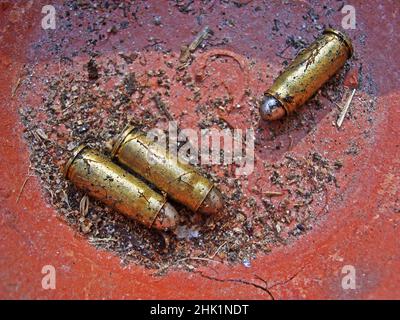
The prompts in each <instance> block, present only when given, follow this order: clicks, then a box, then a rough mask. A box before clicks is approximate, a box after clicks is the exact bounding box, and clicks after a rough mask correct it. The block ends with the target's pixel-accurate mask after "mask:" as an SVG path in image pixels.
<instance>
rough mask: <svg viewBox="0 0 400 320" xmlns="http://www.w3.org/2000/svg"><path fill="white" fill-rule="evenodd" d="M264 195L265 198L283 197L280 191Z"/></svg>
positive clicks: (267, 192) (266, 192)
mask: <svg viewBox="0 0 400 320" xmlns="http://www.w3.org/2000/svg"><path fill="white" fill-rule="evenodd" d="M264 194H265V195H266V196H267V197H279V196H282V195H283V192H280V191H265V192H264Z"/></svg>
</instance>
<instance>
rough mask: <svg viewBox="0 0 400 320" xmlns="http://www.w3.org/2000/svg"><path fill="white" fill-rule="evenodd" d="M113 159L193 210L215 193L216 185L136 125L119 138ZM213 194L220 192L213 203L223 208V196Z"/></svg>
mask: <svg viewBox="0 0 400 320" xmlns="http://www.w3.org/2000/svg"><path fill="white" fill-rule="evenodd" d="M112 156H113V158H114V159H116V160H117V161H119V162H120V163H122V164H124V165H125V166H127V167H128V168H130V169H132V170H134V171H135V172H136V173H137V174H139V175H140V176H142V177H143V178H145V179H147V180H148V181H150V182H151V183H153V184H154V185H155V186H156V187H158V188H159V189H160V190H162V191H164V192H166V193H167V194H168V195H169V196H170V197H171V198H172V199H174V200H176V201H177V202H180V203H182V204H184V205H185V206H187V207H188V208H189V209H191V210H192V211H197V210H199V208H200V207H201V205H202V203H203V202H204V200H205V199H206V197H207V196H208V194H209V193H211V190H214V189H213V183H212V182H210V181H209V180H207V179H206V178H204V177H203V176H201V175H200V174H199V172H198V171H197V170H196V168H194V167H193V166H192V165H190V164H187V163H183V162H181V161H177V159H176V157H173V156H172V155H171V154H170V153H168V152H167V151H166V150H165V149H164V148H163V147H162V146H161V145H159V144H158V143H156V142H153V141H152V140H151V139H149V138H148V137H147V136H146V134H145V133H143V132H140V131H137V130H135V129H134V127H132V126H129V127H127V128H126V129H125V130H124V131H123V132H122V133H121V134H120V136H119V137H118V138H117V140H116V142H115V144H114V147H113V151H112ZM212 193H213V194H215V193H218V194H217V197H219V199H217V200H218V201H219V203H218V204H217V201H214V202H213V203H215V204H216V206H218V208H215V209H219V208H220V207H221V206H222V197H221V196H220V193H219V191H218V190H216V189H215V191H213V192H212ZM213 203H212V204H211V205H210V206H209V208H211V210H208V209H207V210H208V211H207V213H213V212H214V211H215V210H212V209H213V208H212V207H213ZM200 211H201V210H200Z"/></svg>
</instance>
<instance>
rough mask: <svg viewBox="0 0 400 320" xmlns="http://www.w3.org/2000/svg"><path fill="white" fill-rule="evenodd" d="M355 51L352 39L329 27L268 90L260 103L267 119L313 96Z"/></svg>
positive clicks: (286, 112) (279, 116)
mask: <svg viewBox="0 0 400 320" xmlns="http://www.w3.org/2000/svg"><path fill="white" fill-rule="evenodd" d="M352 54H353V47H352V44H351V40H350V39H349V38H348V37H347V36H346V35H345V34H344V33H342V32H340V31H337V30H333V29H327V30H325V31H324V33H323V34H322V35H321V36H320V37H319V38H318V39H316V40H315V41H314V42H313V43H312V44H311V45H310V46H309V47H308V48H306V49H304V50H302V51H301V52H300V53H299V54H298V55H297V57H296V58H295V59H294V60H293V61H292V62H291V63H290V65H289V66H288V67H287V68H286V70H285V71H283V72H282V73H281V75H279V76H278V78H277V79H276V80H275V81H274V83H273V84H272V86H271V88H270V89H269V90H268V91H267V92H266V96H265V99H264V100H263V102H262V104H261V106H260V113H261V117H262V118H263V119H264V120H276V119H279V118H281V117H283V116H284V115H286V114H289V113H291V112H293V111H294V110H295V109H296V108H297V107H299V106H300V105H302V104H303V103H304V102H306V101H307V100H308V99H309V98H310V97H312V96H313V95H314V94H315V93H316V92H317V91H318V89H319V88H320V87H321V86H322V85H323V84H324V83H325V82H326V81H327V80H328V79H329V78H331V77H332V76H333V75H334V74H335V73H336V72H337V71H338V70H339V69H340V68H342V67H343V66H344V64H345V63H346V60H347V59H348V58H350V57H351V56H352Z"/></svg>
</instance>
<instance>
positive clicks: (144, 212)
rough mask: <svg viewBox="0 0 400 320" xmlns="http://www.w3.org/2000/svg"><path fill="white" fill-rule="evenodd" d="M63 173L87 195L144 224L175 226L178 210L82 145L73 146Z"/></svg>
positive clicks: (161, 228)
mask: <svg viewBox="0 0 400 320" xmlns="http://www.w3.org/2000/svg"><path fill="white" fill-rule="evenodd" d="M64 176H65V177H66V178H67V179H69V180H70V181H72V182H73V183H74V184H75V185H76V186H77V187H78V188H79V189H82V190H84V191H86V192H87V193H88V194H89V195H90V196H92V197H93V198H96V199H97V200H100V201H101V202H103V203H105V204H106V205H109V206H111V207H113V208H115V209H116V210H117V211H119V212H121V213H122V214H124V215H126V216H128V217H130V218H133V219H136V220H138V221H139V222H141V223H142V224H144V225H146V226H147V227H154V228H157V229H160V230H169V229H174V228H175V226H176V222H177V221H178V213H177V212H176V210H175V209H174V207H173V206H172V205H170V204H169V203H167V202H166V199H165V198H164V197H163V196H162V195H160V194H159V193H157V192H156V191H154V190H152V189H151V188H150V187H149V186H147V185H146V184H145V183H144V182H142V181H140V180H139V179H137V178H136V177H134V176H133V175H132V174H130V173H128V172H127V171H125V170H124V169H122V168H121V167H119V166H118V165H116V164H115V163H113V162H112V161H111V160H109V159H107V158H106V157H104V156H103V155H101V154H99V153H98V152H96V151H95V150H93V149H90V148H89V147H87V146H85V145H80V146H78V147H77V148H75V149H74V151H73V152H72V156H71V158H70V159H69V161H68V162H67V164H66V165H65V168H64Z"/></svg>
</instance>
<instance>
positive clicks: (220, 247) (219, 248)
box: [210, 241, 227, 259]
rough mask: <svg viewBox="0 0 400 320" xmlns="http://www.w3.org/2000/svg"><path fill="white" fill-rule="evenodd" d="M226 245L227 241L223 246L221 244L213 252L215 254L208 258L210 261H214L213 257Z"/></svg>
mask: <svg viewBox="0 0 400 320" xmlns="http://www.w3.org/2000/svg"><path fill="white" fill-rule="evenodd" d="M226 244H227V241H225V242H224V243H223V244H221V245H220V246H219V247H218V249H217V250H215V252H214V253H213V255H212V256H210V259H214V257H215V256H216V255H217V254H218V252H219V251H220V250H221V249H222V247H223V246H224V245H226Z"/></svg>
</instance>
